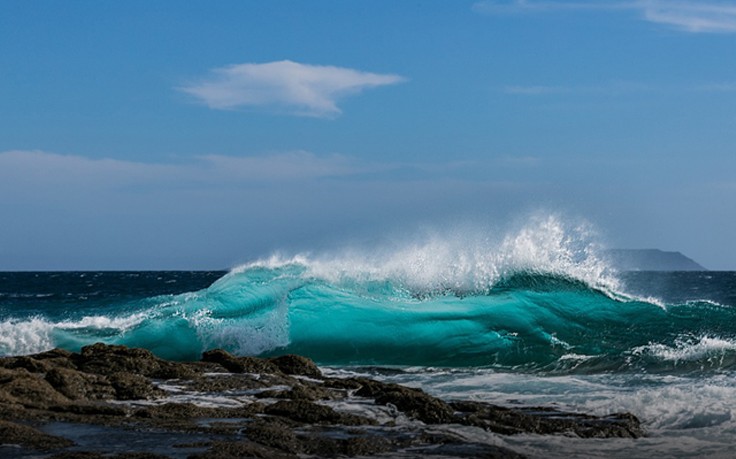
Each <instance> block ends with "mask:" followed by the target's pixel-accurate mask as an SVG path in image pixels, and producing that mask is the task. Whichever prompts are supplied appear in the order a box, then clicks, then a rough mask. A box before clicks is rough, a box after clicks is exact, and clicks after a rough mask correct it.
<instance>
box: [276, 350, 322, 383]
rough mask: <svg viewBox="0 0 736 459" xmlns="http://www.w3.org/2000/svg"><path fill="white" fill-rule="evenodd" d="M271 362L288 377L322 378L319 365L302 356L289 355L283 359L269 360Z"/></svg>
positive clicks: (283, 356) (282, 357)
mask: <svg viewBox="0 0 736 459" xmlns="http://www.w3.org/2000/svg"><path fill="white" fill-rule="evenodd" d="M268 361H269V362H271V363H272V364H274V365H276V366H277V367H278V368H279V370H281V371H283V372H284V373H286V374H287V375H299V376H308V377H310V378H318V379H319V378H322V372H321V371H319V368H318V367H317V365H316V364H315V363H314V362H313V361H312V360H310V359H308V358H306V357H302V356H300V355H294V354H288V355H282V356H281V357H274V358H271V359H268Z"/></svg>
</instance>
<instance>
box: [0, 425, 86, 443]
mask: <svg viewBox="0 0 736 459" xmlns="http://www.w3.org/2000/svg"><path fill="white" fill-rule="evenodd" d="M0 444H4V445H20V446H21V447H23V448H32V449H37V450H50V449H57V448H66V447H68V446H72V445H73V444H74V442H73V441H71V440H67V439H66V438H61V437H55V436H53V435H48V434H45V433H43V432H41V431H39V430H36V429H34V428H33V427H30V426H26V425H22V424H16V423H14V422H8V421H1V420H0Z"/></svg>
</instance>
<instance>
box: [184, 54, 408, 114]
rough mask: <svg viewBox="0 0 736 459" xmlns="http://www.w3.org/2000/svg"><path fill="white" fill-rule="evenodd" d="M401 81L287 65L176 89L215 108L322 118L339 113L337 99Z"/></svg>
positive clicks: (230, 70)
mask: <svg viewBox="0 0 736 459" xmlns="http://www.w3.org/2000/svg"><path fill="white" fill-rule="evenodd" d="M403 81H405V78H403V77H401V76H398V75H391V74H378V73H369V72H361V71H359V70H354V69H349V68H344V67H334V66H321V65H307V64H300V63H297V62H292V61H288V60H287V61H278V62H268V63H265V64H239V65H231V66H228V67H222V68H217V69H214V70H212V71H211V75H210V76H209V77H208V78H205V79H203V80H201V81H198V82H194V83H191V84H187V85H184V86H182V87H180V88H178V89H179V90H181V91H183V92H185V93H187V94H190V95H192V96H194V97H196V98H197V99H199V100H200V101H201V102H203V103H204V104H206V105H207V106H209V107H210V108H214V109H235V108H240V107H261V108H269V109H275V110H278V111H285V112H287V113H290V114H295V115H301V116H315V117H323V118H324V117H334V116H337V115H339V114H340V113H341V110H340V108H339V107H338V106H337V101H338V100H339V99H340V98H341V97H344V96H347V95H350V94H356V93H359V92H361V91H363V90H365V89H368V88H374V87H379V86H385V85H391V84H396V83H401V82H403Z"/></svg>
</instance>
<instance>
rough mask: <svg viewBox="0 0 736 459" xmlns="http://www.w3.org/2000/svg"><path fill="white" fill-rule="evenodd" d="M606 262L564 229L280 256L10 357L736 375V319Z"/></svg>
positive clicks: (3, 345)
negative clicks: (625, 276) (86, 348)
mask: <svg viewBox="0 0 736 459" xmlns="http://www.w3.org/2000/svg"><path fill="white" fill-rule="evenodd" d="M597 253H598V250H597V246H596V244H594V243H593V242H591V236H590V231H589V229H588V228H587V227H585V226H584V225H583V226H575V227H569V226H566V225H564V224H563V223H562V222H561V221H560V220H559V219H556V218H553V217H549V218H543V219H539V220H536V221H534V222H532V224H530V225H527V226H526V227H524V228H522V229H520V230H519V231H516V232H513V233H511V234H509V235H507V236H506V237H504V238H502V239H501V240H500V241H499V242H495V243H494V242H492V241H491V240H490V239H489V238H487V237H485V236H483V235H475V236H469V235H468V234H467V233H465V234H463V235H462V237H448V236H444V237H439V236H432V237H428V238H425V239H424V240H422V241H421V242H415V243H412V244H407V245H405V246H402V247H398V248H396V247H394V248H392V249H391V250H371V251H362V252H361V251H349V252H343V253H340V254H334V255H329V256H328V255H321V256H314V255H299V256H293V257H283V256H273V257H271V258H268V259H264V260H259V261H255V262H252V263H249V264H247V265H244V266H241V267H239V268H236V269H234V270H232V271H231V272H230V273H228V274H226V275H225V276H224V277H222V278H221V279H219V280H217V281H216V282H214V283H213V284H212V285H211V286H210V287H208V288H206V289H203V290H200V291H196V292H191V293H186V294H181V295H164V296H160V297H152V298H147V299H145V300H143V301H136V302H132V303H130V304H127V305H126V306H125V307H123V308H122V309H120V311H119V312H118V313H115V314H114V315H111V314H110V312H109V310H106V311H105V314H102V315H100V314H85V315H83V316H80V317H77V318H74V317H69V318H66V319H64V320H57V321H52V320H50V319H46V318H43V317H25V318H22V317H21V318H18V317H16V318H11V319H7V320H5V321H4V322H0V332H1V333H0V337H1V338H0V353H4V354H17V353H28V352H34V351H41V350H45V349H48V348H50V347H53V346H60V347H65V348H69V349H72V350H75V349H78V348H79V347H81V346H83V345H85V344H89V343H92V342H95V341H103V342H108V343H117V344H125V345H129V346H138V347H145V348H148V349H151V350H152V351H154V352H155V353H157V354H158V355H160V356H162V357H165V358H170V359H179V360H191V359H197V358H199V356H200V354H201V352H202V351H203V350H205V349H209V348H214V347H221V348H225V349H227V350H229V351H231V352H234V353H237V354H242V355H274V354H282V353H298V354H303V355H307V356H310V357H312V358H314V359H315V360H317V361H318V362H319V363H321V364H328V365H329V364H339V365H346V364H349V365H402V366H407V365H418V366H447V367H464V366H465V367H467V366H479V367H491V368H493V367H498V368H503V369H505V370H511V371H525V372H526V371H531V372H541V373H598V372H610V371H630V370H631V371H639V370H646V371H649V372H657V371H672V370H673V369H674V370H676V371H682V372H687V371H703V370H720V369H732V368H735V367H736V336H734V330H733V327H732V326H731V325H732V324H734V323H736V311H735V310H734V309H733V308H730V307H724V306H722V305H715V304H713V303H709V302H707V301H700V302H699V301H690V302H687V303H683V304H679V305H678V304H675V305H667V304H663V303H660V302H657V301H647V300H644V299H641V298H638V297H633V296H629V295H625V294H623V293H621V290H620V285H619V284H618V281H617V278H616V276H615V273H614V272H613V271H612V270H610V269H609V268H608V267H607V266H606V264H605V263H604V262H603V261H602V259H601V258H600V257H598V256H597ZM122 311H126V312H122ZM87 312H89V311H87Z"/></svg>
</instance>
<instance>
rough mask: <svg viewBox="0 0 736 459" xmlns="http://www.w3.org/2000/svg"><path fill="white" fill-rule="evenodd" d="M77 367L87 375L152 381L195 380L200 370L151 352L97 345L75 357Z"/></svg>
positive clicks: (87, 347) (87, 348)
mask: <svg viewBox="0 0 736 459" xmlns="http://www.w3.org/2000/svg"><path fill="white" fill-rule="evenodd" d="M72 360H74V361H75V363H76V365H77V367H78V368H79V369H80V370H81V371H84V372H87V373H96V374H100V375H105V376H110V375H112V374H114V373H120V372H124V373H133V374H139V375H142V376H147V377H149V378H160V379H177V378H191V377H194V376H195V375H196V371H195V370H193V368H192V367H191V366H187V365H185V364H180V363H175V362H167V361H165V360H162V359H159V358H158V357H156V356H154V355H153V353H152V352H151V351H149V350H147V349H138V348H129V347H125V346H116V345H108V344H103V343H96V344H92V345H90V346H85V347H83V348H82V351H81V353H80V354H74V355H72Z"/></svg>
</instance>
